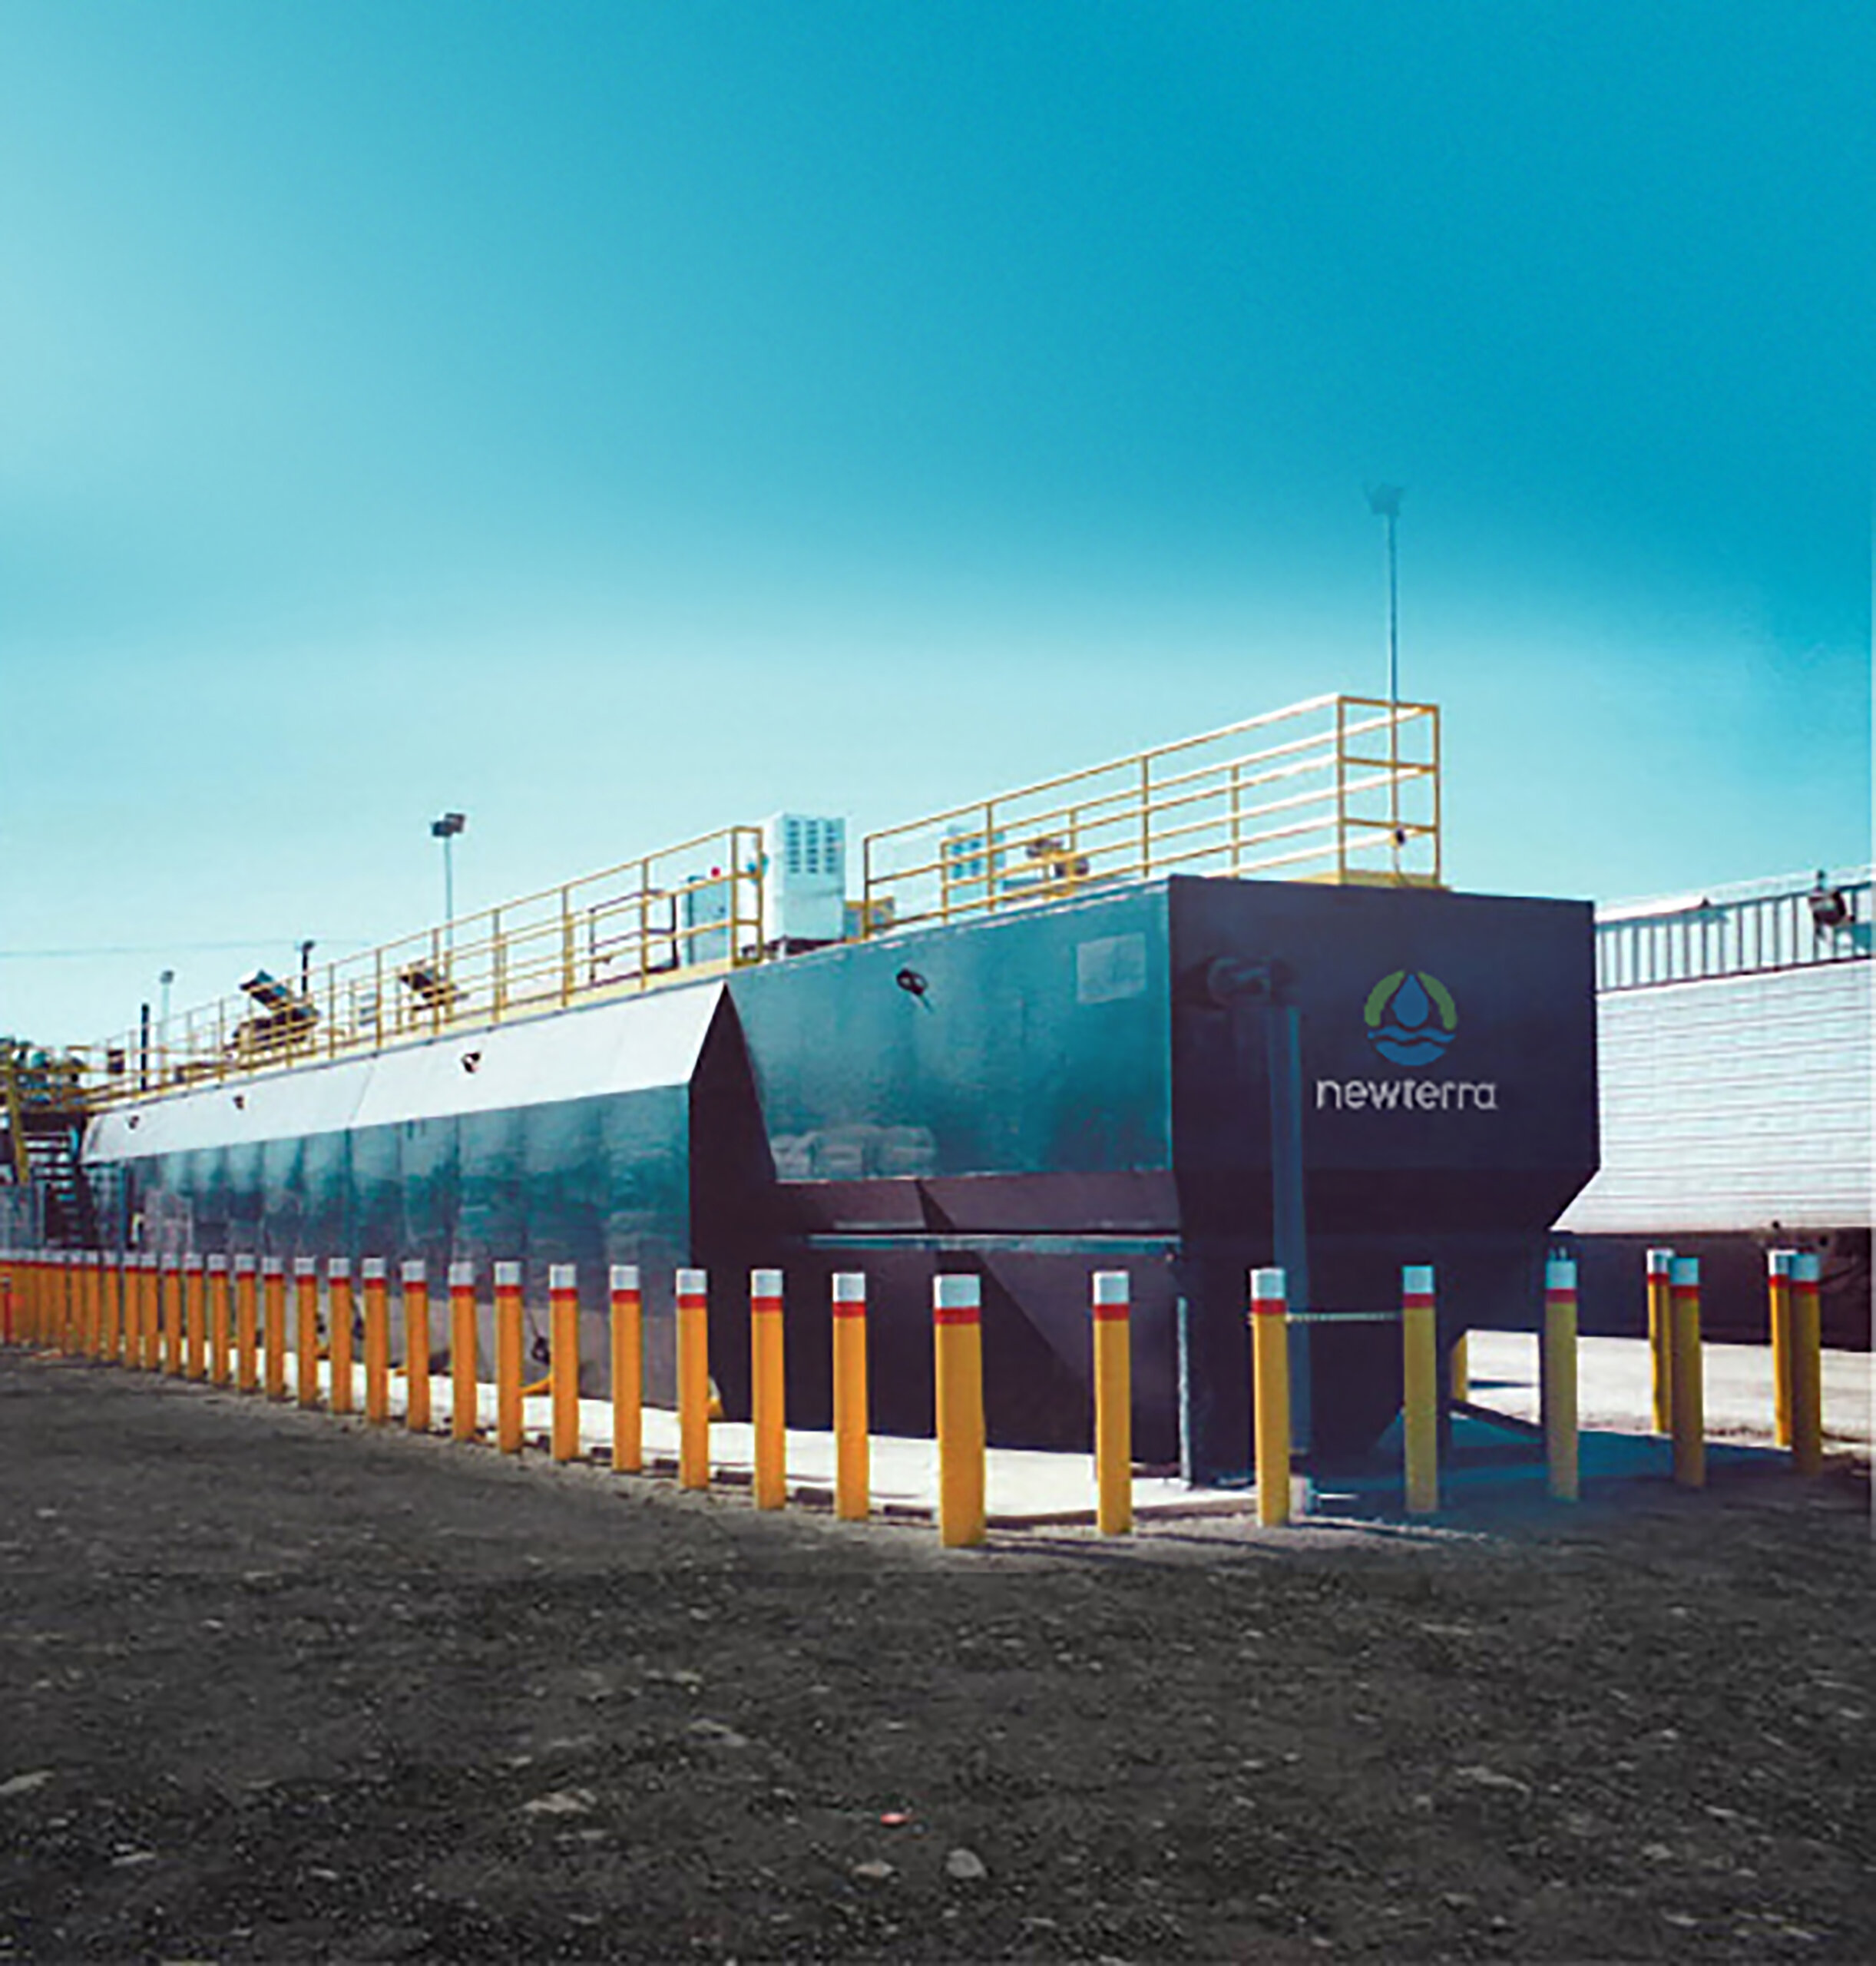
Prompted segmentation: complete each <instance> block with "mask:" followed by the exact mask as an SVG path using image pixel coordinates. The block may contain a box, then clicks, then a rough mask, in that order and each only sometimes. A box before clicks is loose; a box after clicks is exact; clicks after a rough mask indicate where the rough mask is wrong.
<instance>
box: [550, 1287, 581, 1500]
mask: <svg viewBox="0 0 1876 1966" xmlns="http://www.w3.org/2000/svg"><path fill="white" fill-rule="evenodd" d="M548 1359H549V1366H548V1369H549V1371H550V1372H551V1374H552V1375H553V1392H554V1409H553V1410H554V1418H553V1425H552V1428H551V1446H552V1448H553V1453H554V1459H555V1460H556V1461H577V1459H578V1458H580V1279H579V1274H578V1273H577V1270H576V1269H574V1266H573V1265H572V1264H571V1263H554V1264H551V1265H550V1266H549V1267H548Z"/></svg>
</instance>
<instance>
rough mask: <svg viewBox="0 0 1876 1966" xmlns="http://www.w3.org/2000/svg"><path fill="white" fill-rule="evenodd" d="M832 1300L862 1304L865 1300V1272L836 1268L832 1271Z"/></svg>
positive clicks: (838, 1302)
mask: <svg viewBox="0 0 1876 1966" xmlns="http://www.w3.org/2000/svg"><path fill="white" fill-rule="evenodd" d="M834 1302H835V1303H837V1304H863V1303H865V1302H866V1273H865V1271H864V1270H859V1269H837V1270H835V1273H834Z"/></svg>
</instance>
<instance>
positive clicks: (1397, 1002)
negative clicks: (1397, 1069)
mask: <svg viewBox="0 0 1876 1966" xmlns="http://www.w3.org/2000/svg"><path fill="white" fill-rule="evenodd" d="M1362 1016H1363V1018H1364V1020H1365V1021H1366V1023H1367V1025H1368V1042H1369V1043H1370V1044H1372V1045H1373V1046H1374V1048H1375V1050H1376V1051H1378V1052H1379V1053H1380V1054H1381V1056H1382V1057H1384V1058H1385V1059H1387V1060H1388V1062H1389V1063H1390V1064H1396V1065H1413V1066H1420V1065H1430V1064H1432V1063H1433V1061H1434V1060H1435V1059H1436V1058H1440V1057H1444V1055H1445V1052H1446V1048H1447V1046H1448V1045H1449V1044H1451V1042H1452V1041H1453V1038H1454V1034H1456V1033H1457V1031H1458V1028H1459V1007H1458V1005H1456V1004H1455V1003H1454V1001H1453V994H1452V992H1451V991H1450V990H1448V988H1447V987H1446V985H1444V983H1442V982H1441V981H1440V979H1439V978H1438V977H1437V976H1434V975H1429V974H1428V972H1427V971H1425V970H1424V969H1395V970H1391V971H1389V972H1388V975H1385V976H1384V977H1383V978H1381V981H1379V982H1378V983H1377V984H1376V985H1375V987H1374V988H1373V989H1371V991H1368V1004H1367V1006H1366V1008H1365V1009H1364V1011H1362Z"/></svg>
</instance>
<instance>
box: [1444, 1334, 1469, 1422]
mask: <svg viewBox="0 0 1876 1966" xmlns="http://www.w3.org/2000/svg"><path fill="white" fill-rule="evenodd" d="M1446 1358H1447V1365H1446V1371H1447V1382H1446V1383H1447V1396H1448V1398H1450V1399H1451V1401H1452V1402H1453V1404H1454V1405H1455V1406H1464V1405H1466V1404H1467V1402H1469V1401H1470V1400H1471V1397H1472V1359H1471V1351H1470V1349H1469V1348H1468V1347H1467V1343H1466V1334H1465V1333H1464V1332H1463V1331H1462V1332H1461V1333H1460V1334H1459V1335H1458V1336H1457V1338H1455V1339H1454V1340H1453V1349H1451V1352H1448V1354H1447V1355H1446Z"/></svg>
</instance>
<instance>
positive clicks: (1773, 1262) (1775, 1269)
mask: <svg viewBox="0 0 1876 1966" xmlns="http://www.w3.org/2000/svg"><path fill="white" fill-rule="evenodd" d="M1797 1259H1798V1252H1797V1251H1796V1250H1795V1249H1768V1250H1767V1251H1766V1252H1765V1269H1766V1273H1767V1274H1768V1275H1769V1276H1790V1275H1791V1273H1792V1264H1793V1263H1795V1262H1796V1260H1797Z"/></svg>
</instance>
